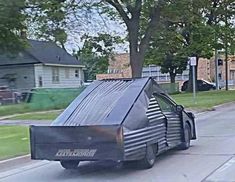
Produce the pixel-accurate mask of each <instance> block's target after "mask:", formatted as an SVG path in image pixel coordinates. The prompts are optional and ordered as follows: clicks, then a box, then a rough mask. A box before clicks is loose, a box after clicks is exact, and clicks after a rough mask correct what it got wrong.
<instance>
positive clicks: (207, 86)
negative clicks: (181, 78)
mask: <svg viewBox="0 0 235 182" xmlns="http://www.w3.org/2000/svg"><path fill="white" fill-rule="evenodd" d="M197 87H198V91H208V90H215V89H216V86H215V84H213V83H211V82H208V81H206V80H197ZM187 88H188V81H185V82H184V83H183V85H182V87H181V91H186V90H187Z"/></svg>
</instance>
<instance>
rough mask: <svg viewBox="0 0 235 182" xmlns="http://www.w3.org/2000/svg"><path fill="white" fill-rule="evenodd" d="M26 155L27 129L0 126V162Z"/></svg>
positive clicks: (27, 148)
mask: <svg viewBox="0 0 235 182" xmlns="http://www.w3.org/2000/svg"><path fill="white" fill-rule="evenodd" d="M28 153H29V132H28V127H22V126H0V160H2V159H7V158H11V157H16V156H20V155H24V154H28Z"/></svg>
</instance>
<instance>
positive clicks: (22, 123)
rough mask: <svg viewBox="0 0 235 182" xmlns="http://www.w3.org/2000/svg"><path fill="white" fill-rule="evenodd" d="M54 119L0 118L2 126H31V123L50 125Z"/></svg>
mask: <svg viewBox="0 0 235 182" xmlns="http://www.w3.org/2000/svg"><path fill="white" fill-rule="evenodd" d="M51 122H52V120H0V126H6V125H8V126H9V125H18V126H29V125H40V126H44V125H50V124H51Z"/></svg>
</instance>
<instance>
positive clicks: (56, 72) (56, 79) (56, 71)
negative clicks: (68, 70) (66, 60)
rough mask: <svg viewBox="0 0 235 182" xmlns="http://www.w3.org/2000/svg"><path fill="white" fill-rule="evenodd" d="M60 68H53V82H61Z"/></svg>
mask: <svg viewBox="0 0 235 182" xmlns="http://www.w3.org/2000/svg"><path fill="white" fill-rule="evenodd" d="M59 81H60V79H59V68H52V83H59Z"/></svg>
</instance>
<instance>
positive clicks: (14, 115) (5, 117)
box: [0, 109, 64, 121]
mask: <svg viewBox="0 0 235 182" xmlns="http://www.w3.org/2000/svg"><path fill="white" fill-rule="evenodd" d="M63 110H64V109H58V110H50V111H36V112H26V113H21V114H12V115H7V116H2V117H0V121H1V120H6V119H10V118H13V117H16V116H21V115H25V114H33V113H36V114H40V113H42V114H43V113H50V112H57V111H58V112H60V111H63Z"/></svg>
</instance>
